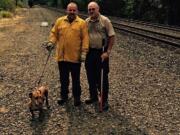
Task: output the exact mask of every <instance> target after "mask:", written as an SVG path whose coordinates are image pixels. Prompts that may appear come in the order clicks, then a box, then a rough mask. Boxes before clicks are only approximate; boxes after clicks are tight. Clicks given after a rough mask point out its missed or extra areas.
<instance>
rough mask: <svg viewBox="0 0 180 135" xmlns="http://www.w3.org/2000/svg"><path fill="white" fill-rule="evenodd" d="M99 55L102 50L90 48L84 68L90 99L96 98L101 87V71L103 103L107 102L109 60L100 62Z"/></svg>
mask: <svg viewBox="0 0 180 135" xmlns="http://www.w3.org/2000/svg"><path fill="white" fill-rule="evenodd" d="M101 54H102V49H92V48H90V50H89V52H88V54H87V57H86V61H85V68H86V74H87V78H88V83H89V92H90V98H91V99H96V98H97V94H98V90H100V87H101V69H103V101H107V100H108V92H109V81H108V73H109V59H107V60H105V61H103V62H102V60H101Z"/></svg>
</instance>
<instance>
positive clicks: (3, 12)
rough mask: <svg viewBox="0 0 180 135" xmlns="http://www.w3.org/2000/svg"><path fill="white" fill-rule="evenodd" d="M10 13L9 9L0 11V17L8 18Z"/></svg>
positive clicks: (10, 15)
mask: <svg viewBox="0 0 180 135" xmlns="http://www.w3.org/2000/svg"><path fill="white" fill-rule="evenodd" d="M12 16H13V15H12V13H11V12H9V11H0V17H3V18H10V17H12Z"/></svg>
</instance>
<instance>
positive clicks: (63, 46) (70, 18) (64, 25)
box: [47, 2, 89, 106]
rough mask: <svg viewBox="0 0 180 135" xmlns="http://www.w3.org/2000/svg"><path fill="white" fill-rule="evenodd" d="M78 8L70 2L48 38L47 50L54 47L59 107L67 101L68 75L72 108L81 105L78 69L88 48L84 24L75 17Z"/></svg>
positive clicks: (86, 31)
mask: <svg viewBox="0 0 180 135" xmlns="http://www.w3.org/2000/svg"><path fill="white" fill-rule="evenodd" d="M77 12H78V7H77V5H76V4H75V3H73V2H71V3H69V4H68V5H67V15H66V16H63V17H60V18H58V19H57V20H56V22H55V25H54V27H53V28H52V30H51V33H50V36H49V43H48V47H47V49H48V50H51V49H52V46H54V45H55V46H56V60H57V61H58V67H59V73H60V83H61V91H60V95H61V99H60V100H58V104H59V105H63V104H64V103H66V102H67V101H68V92H69V91H68V86H69V73H71V77H72V94H73V97H74V106H79V105H80V104H81V99H80V97H81V86H80V68H81V62H82V61H84V60H85V58H86V54H87V52H88V48H89V37H88V30H87V25H86V22H85V21H84V20H83V19H81V18H79V16H78V15H77Z"/></svg>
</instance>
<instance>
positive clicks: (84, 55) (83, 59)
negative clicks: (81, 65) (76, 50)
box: [80, 52, 86, 62]
mask: <svg viewBox="0 0 180 135" xmlns="http://www.w3.org/2000/svg"><path fill="white" fill-rule="evenodd" d="M85 60H86V53H85V52H82V53H81V59H80V61H81V62H85Z"/></svg>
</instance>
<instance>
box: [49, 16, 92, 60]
mask: <svg viewBox="0 0 180 135" xmlns="http://www.w3.org/2000/svg"><path fill="white" fill-rule="evenodd" d="M49 41H50V42H52V43H54V44H55V45H56V60H57V61H67V62H73V63H79V62H80V56H81V53H87V51H88V49H89V37H88V28H87V24H86V22H85V21H84V20H83V19H81V18H79V17H78V16H76V19H75V20H74V21H73V22H72V23H69V22H68V19H67V16H63V17H60V18H58V19H57V20H56V23H55V25H54V27H53V28H52V30H51V33H50V36H49Z"/></svg>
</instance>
